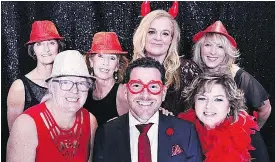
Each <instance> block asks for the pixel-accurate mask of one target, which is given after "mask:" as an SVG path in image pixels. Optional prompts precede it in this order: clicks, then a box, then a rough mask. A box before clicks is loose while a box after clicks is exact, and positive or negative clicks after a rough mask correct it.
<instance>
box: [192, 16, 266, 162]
mask: <svg viewBox="0 0 275 162" xmlns="http://www.w3.org/2000/svg"><path fill="white" fill-rule="evenodd" d="M193 41H194V43H195V44H194V46H193V60H194V62H196V63H197V65H198V66H199V67H200V68H201V70H203V71H204V72H210V73H216V72H219V73H228V74H230V75H231V76H232V77H233V78H234V80H235V82H236V83H237V86H238V88H240V89H242V90H243V91H244V93H245V95H244V97H245V101H246V103H245V104H246V106H247V107H248V110H247V111H248V113H249V114H250V115H254V116H255V117H256V118H258V119H257V122H258V125H259V127H260V128H261V127H262V126H263V125H264V123H265V122H266V121H267V119H268V117H269V115H270V113H271V105H270V101H269V98H268V97H269V95H268V93H267V92H266V90H265V89H264V88H263V86H262V85H261V84H260V83H259V82H258V81H257V80H256V79H255V78H254V77H253V76H252V75H250V74H249V73H247V72H246V71H244V70H243V69H241V68H240V67H239V66H238V65H237V64H235V60H236V59H237V58H238V57H239V56H240V53H239V50H238V49H237V43H236V41H235V39H234V38H233V37H232V36H230V35H229V34H228V32H227V30H226V28H225V26H224V25H223V24H222V22H221V21H216V22H214V23H213V24H211V25H210V26H208V27H207V28H206V29H205V30H202V31H200V32H198V33H197V34H195V36H194V37H193ZM252 136H256V138H257V140H255V141H252V145H253V146H254V147H255V148H257V149H256V150H255V151H251V156H252V158H256V159H257V160H259V161H268V159H265V157H268V153H267V150H266V146H265V144H264V141H263V139H262V137H261V135H260V133H259V132H257V133H256V135H252ZM252 139H255V138H252Z"/></svg>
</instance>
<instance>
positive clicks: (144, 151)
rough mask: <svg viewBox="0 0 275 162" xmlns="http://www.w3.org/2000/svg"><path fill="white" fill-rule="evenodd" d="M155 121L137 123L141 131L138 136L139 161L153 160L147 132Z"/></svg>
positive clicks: (147, 161) (148, 161) (150, 161)
mask: <svg viewBox="0 0 275 162" xmlns="http://www.w3.org/2000/svg"><path fill="white" fill-rule="evenodd" d="M152 125H153V123H149V124H140V125H136V127H137V129H138V130H139V132H140V135H139V137H138V162H152V160H151V148H150V141H149V138H148V136H147V132H148V130H149V129H150V127H151V126H152Z"/></svg>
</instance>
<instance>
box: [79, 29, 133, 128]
mask: <svg viewBox="0 0 275 162" xmlns="http://www.w3.org/2000/svg"><path fill="white" fill-rule="evenodd" d="M127 53H128V52H126V51H123V50H122V47H121V45H120V42H119V39H118V36H117V34H116V33H115V32H98V33H96V34H95V35H94V37H93V41H92V45H91V49H90V51H89V52H87V54H86V63H87V65H88V67H89V70H90V73H91V75H93V76H94V77H95V78H96V81H95V85H94V86H93V89H92V90H91V91H90V92H89V95H88V98H87V101H86V103H85V105H84V107H85V108H87V109H88V110H89V111H90V112H91V113H92V114H93V115H95V117H96V119H97V122H98V125H99V126H100V125H102V124H104V123H106V122H107V121H108V120H110V119H112V118H114V117H117V116H120V115H123V114H125V113H127V112H128V104H127V102H126V101H125V100H123V97H124V93H123V88H122V85H121V84H120V82H121V81H122V79H123V74H124V71H125V68H126V67H127V66H128V60H127V58H126V57H125V55H126V54H127ZM122 104H124V105H126V106H121V105H122ZM123 108H125V109H123Z"/></svg>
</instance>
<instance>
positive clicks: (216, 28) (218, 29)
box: [193, 21, 237, 48]
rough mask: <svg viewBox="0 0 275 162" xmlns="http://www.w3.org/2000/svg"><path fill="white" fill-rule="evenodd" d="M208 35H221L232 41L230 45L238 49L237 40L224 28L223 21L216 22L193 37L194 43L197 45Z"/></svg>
mask: <svg viewBox="0 0 275 162" xmlns="http://www.w3.org/2000/svg"><path fill="white" fill-rule="evenodd" d="M207 33H219V34H222V35H224V36H225V37H226V38H227V39H228V40H229V41H230V43H231V44H232V45H233V46H234V47H235V48H236V47H237V43H236V41H235V39H234V38H233V37H231V36H230V35H229V34H228V32H227V30H226V28H225V27H224V26H223V24H222V22H221V21H216V22H215V23H214V24H212V25H210V26H209V27H207V28H206V29H205V30H203V31H200V32H198V33H197V34H196V35H195V36H194V37H193V41H194V42H195V43H196V42H197V41H199V40H200V39H201V37H203V36H204V35H205V34H207Z"/></svg>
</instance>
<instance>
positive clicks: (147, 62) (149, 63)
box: [123, 57, 165, 84]
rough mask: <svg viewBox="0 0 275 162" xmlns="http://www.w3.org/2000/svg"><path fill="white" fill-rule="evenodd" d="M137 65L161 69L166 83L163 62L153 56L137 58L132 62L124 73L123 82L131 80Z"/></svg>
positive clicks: (163, 81)
mask: <svg viewBox="0 0 275 162" xmlns="http://www.w3.org/2000/svg"><path fill="white" fill-rule="evenodd" d="M136 67H143V68H156V69H158V70H159V72H160V75H161V81H162V83H163V84H164V83H165V69H164V66H163V65H162V64H160V62H159V61H157V60H155V59H153V58H151V57H142V58H139V59H136V60H135V61H133V62H131V63H130V64H129V65H128V67H127V68H126V72H125V75H124V80H123V83H124V84H125V83H127V82H129V80H130V75H131V72H132V70H133V69H134V68H136Z"/></svg>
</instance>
